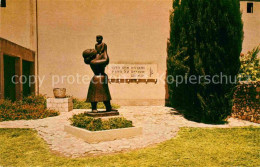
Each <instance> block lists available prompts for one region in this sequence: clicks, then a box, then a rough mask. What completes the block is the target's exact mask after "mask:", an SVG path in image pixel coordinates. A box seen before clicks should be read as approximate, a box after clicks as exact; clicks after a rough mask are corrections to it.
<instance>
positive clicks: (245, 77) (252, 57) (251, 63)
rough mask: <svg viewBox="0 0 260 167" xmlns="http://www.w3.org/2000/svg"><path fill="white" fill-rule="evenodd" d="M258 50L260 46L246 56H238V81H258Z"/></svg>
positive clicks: (259, 67) (259, 79)
mask: <svg viewBox="0 0 260 167" xmlns="http://www.w3.org/2000/svg"><path fill="white" fill-rule="evenodd" d="M259 48H260V45H259V46H258V47H256V48H254V49H253V50H252V51H249V52H248V53H247V54H246V55H243V54H242V55H241V56H240V60H241V68H240V71H239V75H238V78H239V79H240V81H260V65H259V61H260V59H259V57H258V53H259Z"/></svg>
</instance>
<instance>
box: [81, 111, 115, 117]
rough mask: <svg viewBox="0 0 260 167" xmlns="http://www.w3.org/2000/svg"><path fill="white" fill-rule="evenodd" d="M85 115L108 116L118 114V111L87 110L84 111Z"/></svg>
mask: <svg viewBox="0 0 260 167" xmlns="http://www.w3.org/2000/svg"><path fill="white" fill-rule="evenodd" d="M86 115H87V116H90V117H108V116H115V115H119V112H118V111H99V112H88V113H86Z"/></svg>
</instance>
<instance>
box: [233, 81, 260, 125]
mask: <svg viewBox="0 0 260 167" xmlns="http://www.w3.org/2000/svg"><path fill="white" fill-rule="evenodd" d="M259 94H260V82H241V83H240V84H239V85H238V86H237V90H236V91H235V94H234V105H233V113H232V117H234V118H239V119H243V120H247V121H251V122H255V123H260V98H259V96H260V95H259Z"/></svg>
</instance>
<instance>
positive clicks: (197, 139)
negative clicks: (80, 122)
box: [0, 127, 260, 167]
mask: <svg viewBox="0 0 260 167" xmlns="http://www.w3.org/2000/svg"><path fill="white" fill-rule="evenodd" d="M259 132H260V128H257V127H244V128H232V129H217V128H211V129H206V128H182V129H181V130H180V131H179V133H178V136H177V137H176V138H173V139H171V140H169V141H166V142H163V143H161V144H159V145H157V146H154V147H150V148H145V149H140V150H136V151H132V152H129V153H119V154H115V155H107V156H100V157H84V158H76V159H72V158H65V157H60V156H56V155H54V154H52V153H50V151H49V148H48V146H47V144H45V142H44V141H43V140H42V139H41V138H39V137H38V136H37V133H36V132H35V131H33V130H29V129H0V143H1V145H0V165H3V166H85V167H86V166H126V167H128V166H259V165H260V157H259V150H260V143H259ZM61 144H62V143H61Z"/></svg>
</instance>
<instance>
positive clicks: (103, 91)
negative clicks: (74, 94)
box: [83, 35, 119, 116]
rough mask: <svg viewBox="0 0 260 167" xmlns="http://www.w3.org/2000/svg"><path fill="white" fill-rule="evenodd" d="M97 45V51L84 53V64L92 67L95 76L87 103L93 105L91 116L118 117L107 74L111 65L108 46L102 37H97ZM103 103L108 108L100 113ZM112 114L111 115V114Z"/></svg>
mask: <svg viewBox="0 0 260 167" xmlns="http://www.w3.org/2000/svg"><path fill="white" fill-rule="evenodd" d="M96 41H97V43H96V44H95V49H87V50H85V51H84V52H83V58H84V62H85V63H86V64H87V65H90V68H91V69H92V71H93V72H94V76H93V78H92V79H91V81H90V85H89V89H88V95H87V99H86V102H90V103H91V107H92V112H90V113H89V114H90V116H95V115H98V114H100V115H102V114H103V115H104V116H106V114H107V115H118V114H119V113H118V111H117V110H116V109H113V108H112V106H111V103H110V101H111V95H110V92H109V88H108V76H107V74H106V73H105V67H106V66H107V65H108V64H109V57H108V54H107V45H106V44H105V43H103V42H102V41H103V37H102V36H101V35H97V36H96ZM98 102H103V103H104V105H105V106H106V111H103V112H101V111H98V110H97V103H98ZM109 113H110V114H109Z"/></svg>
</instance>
